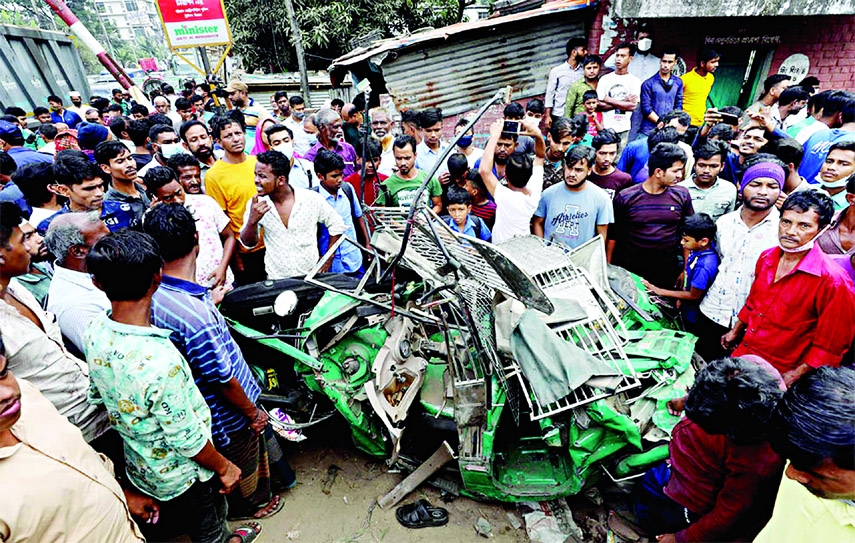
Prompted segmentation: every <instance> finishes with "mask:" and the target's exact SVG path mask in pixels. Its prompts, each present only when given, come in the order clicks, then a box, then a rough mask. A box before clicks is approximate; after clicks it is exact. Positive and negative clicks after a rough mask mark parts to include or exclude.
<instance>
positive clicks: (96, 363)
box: [83, 229, 254, 543]
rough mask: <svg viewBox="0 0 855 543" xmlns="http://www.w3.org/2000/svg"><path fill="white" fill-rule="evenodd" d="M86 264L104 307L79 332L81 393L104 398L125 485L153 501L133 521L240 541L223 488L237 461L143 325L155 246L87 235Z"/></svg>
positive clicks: (163, 340)
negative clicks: (86, 381)
mask: <svg viewBox="0 0 855 543" xmlns="http://www.w3.org/2000/svg"><path fill="white" fill-rule="evenodd" d="M86 264H87V268H88V270H89V272H90V273H91V274H92V275H93V282H94V283H95V285H96V286H97V287H98V288H100V289H101V290H103V291H104V293H105V294H106V295H107V298H109V299H110V303H111V305H112V311H107V312H105V313H103V314H102V315H100V316H99V317H96V318H95V319H94V320H93V321H92V323H91V324H90V326H89V328H88V330H87V331H86V335H85V339H84V345H83V347H84V351H85V353H86V361H87V363H88V365H89V378H90V381H91V384H90V391H89V401H90V402H92V403H103V404H104V405H105V407H106V408H107V411H108V413H109V414H110V423H111V424H112V425H113V427H114V428H115V429H116V430H117V431H118V432H119V434H121V436H122V439H123V440H124V442H125V461H126V471H127V476H128V478H129V480H130V483H131V484H133V486H134V487H136V488H137V489H139V490H140V491H142V492H143V493H145V494H147V495H149V496H151V497H153V498H155V500H157V505H156V506H155V507H154V508H152V510H151V511H150V512H149V513H150V514H149V516H148V517H147V518H144V519H143V520H145V521H146V523H145V524H141V525H140V528H141V529H142V531H143V533H144V535H145V536H146V538H148V539H149V540H162V539H164V538H166V537H173V536H174V535H176V533H188V534H189V535H190V537H191V539H192V540H193V541H199V542H210V543H222V542H224V541H235V542H240V541H241V539H240V537H237V536H235V535H232V536H231V538H230V536H229V531H228V525H227V524H226V513H227V505H226V500H225V496H224V494H227V493H229V492H231V491H232V490H233V489H234V488H235V487H236V485H237V484H238V482H239V480H240V476H241V472H240V469H238V468H237V466H235V465H234V464H232V463H231V462H229V461H228V460H226V459H225V458H224V457H223V456H222V455H221V454H220V453H218V452H217V451H216V450H215V449H214V446H213V445H212V444H211V411H210V409H209V408H208V405H207V404H206V403H205V398H204V397H203V396H202V393H201V392H199V389H198V388H196V385H195V383H194V381H193V376H192V374H191V372H190V368H189V366H188V365H187V362H186V361H185V360H184V359H183V358H182V357H181V354H180V353H179V352H178V350H177V349H176V348H175V347H174V346H173V344H172V342H171V341H170V340H169V335H170V333H171V332H170V331H169V330H162V329H160V328H155V327H153V326H151V322H150V321H151V297H152V294H154V291H155V290H157V288H158V286H159V285H160V279H161V270H162V267H163V260H162V259H161V257H160V254H159V252H158V248H157V244H156V243H155V242H154V240H153V239H152V238H151V237H149V236H148V235H146V234H143V233H141V232H136V231H132V230H129V229H126V230H120V231H118V232H115V233H112V234H109V235H107V236H105V237H104V238H102V239H101V240H100V241H99V242H98V243H96V244H95V246H94V247H93V248H92V249H91V250H90V252H89V255H88V256H87V259H86ZM214 475H216V477H214ZM249 528H250V529H254V527H253V526H250V527H249ZM244 532H246V530H244ZM252 539H254V537H253V538H252Z"/></svg>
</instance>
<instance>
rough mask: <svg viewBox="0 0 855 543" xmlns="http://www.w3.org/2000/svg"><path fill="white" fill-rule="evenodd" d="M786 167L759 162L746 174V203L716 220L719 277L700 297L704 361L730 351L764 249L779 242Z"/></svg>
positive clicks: (743, 189) (700, 349)
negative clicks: (728, 341) (726, 338)
mask: <svg viewBox="0 0 855 543" xmlns="http://www.w3.org/2000/svg"><path fill="white" fill-rule="evenodd" d="M784 179H785V173H784V169H783V168H781V167H780V166H779V165H777V164H773V163H771V162H759V163H757V164H755V165H753V166H751V167H750V168H748V169H747V170H745V174H744V175H743V177H742V185H741V192H742V201H743V206H742V207H741V208H740V209H738V210H736V211H732V212H730V213H728V214H726V215H723V216H722V217H720V218H719V219H718V220H717V221H716V228H717V229H718V232H717V233H716V250H717V251H718V254H719V256H720V257H721V264H720V265H719V268H718V275H716V278H715V281H714V282H713V284H712V286H711V287H710V288H709V290H707V294H706V296H704V299H703V301H701V306H700V307H701V316H700V321H699V322H698V330H699V333H698V336H699V337H698V343H697V345H696V346H695V350H696V351H697V352H698V354H700V355H701V356H702V357H703V358H704V359H705V360H707V361H709V360H716V359H718V358H723V357H726V356H727V355H728V353H727V352H726V351H725V350H724V347H723V346H722V344H721V337H722V336H723V335H724V334H726V333H727V332H729V331H730V329H731V328H732V327H733V324H734V323H735V322H736V319H737V315H738V314H739V311H740V310H741V309H742V306H743V305H745V300H746V299H748V293H749V292H750V291H751V284H752V283H753V282H754V268H755V266H756V265H757V259H758V258H759V257H760V253H762V252H763V251H765V250H766V249H771V248H772V247H774V246H775V245H777V243H778V213H777V212H776V211H775V202H776V201H777V200H778V196H779V195H780V194H781V190H782V189H783V186H784Z"/></svg>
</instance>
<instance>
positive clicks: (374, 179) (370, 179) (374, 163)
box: [344, 138, 389, 206]
mask: <svg viewBox="0 0 855 543" xmlns="http://www.w3.org/2000/svg"><path fill="white" fill-rule="evenodd" d="M354 147H355V148H356V171H354V172H353V173H352V174H350V175H348V176H347V177H345V178H344V182H345V183H347V184H348V185H350V186H351V187H353V189H354V190H355V191H356V194H358V195H360V196H361V198H360V199H361V200H362V201H363V202H365V205H367V206H373V205H374V201H375V200H376V199H377V191H379V190H380V188H379V187H380V183H382V182H383V181H385V180H386V179H388V178H389V176H388V175H386V174H383V173H380V172H379V171H377V168H379V167H380V160H381V158H382V156H383V149H382V147H380V142H379V141H377V140H376V139H373V138H371V139H368V140H362V139H360V140H359V141H358V142H356V145H354ZM363 153H365V158H366V161H365V183H363V182H362V154H363Z"/></svg>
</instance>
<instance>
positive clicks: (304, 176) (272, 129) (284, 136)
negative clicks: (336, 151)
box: [264, 124, 314, 189]
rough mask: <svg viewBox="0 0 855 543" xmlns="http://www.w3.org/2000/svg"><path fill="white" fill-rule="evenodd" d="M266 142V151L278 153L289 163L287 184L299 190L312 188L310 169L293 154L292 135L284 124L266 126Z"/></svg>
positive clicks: (311, 170)
mask: <svg viewBox="0 0 855 543" xmlns="http://www.w3.org/2000/svg"><path fill="white" fill-rule="evenodd" d="M264 135H265V136H267V141H269V142H270V148H269V149H267V150H268V151H279V152H280V153H282V154H283V155H285V156H286V157H288V160H290V161H291V171H290V172H289V173H288V182H289V183H290V184H291V186H292V187H297V188H301V189H310V188H312V185H313V184H314V183H312V175H313V173H312V172H313V169H312V167H311V166H310V165H309V164H307V163H306V161H305V160H303V159H302V158H297V157H296V156H295V154H294V133H293V132H291V129H290V128H288V127H287V126H285V125H284V124H274V125H273V126H268V127H267V129H266V130H265V131H264Z"/></svg>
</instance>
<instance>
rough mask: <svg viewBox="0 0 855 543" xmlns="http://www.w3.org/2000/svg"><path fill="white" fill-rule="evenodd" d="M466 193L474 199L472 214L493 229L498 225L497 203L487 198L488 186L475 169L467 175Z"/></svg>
mask: <svg viewBox="0 0 855 543" xmlns="http://www.w3.org/2000/svg"><path fill="white" fill-rule="evenodd" d="M466 192H468V193H469V196H470V197H471V198H472V214H473V215H475V216H476V217H478V218H479V219H482V220H483V221H484V222H485V223H486V224H487V226H489V227H490V228H493V225H494V224H495V223H496V202H494V201H493V200H491V199H489V198H488V197H487V196H488V194H489V193H488V192H487V186H486V185H484V180H483V179H481V174H480V173H478V170H476V169H474V168H472V169H470V170H469V171H468V172H467V173H466Z"/></svg>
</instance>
